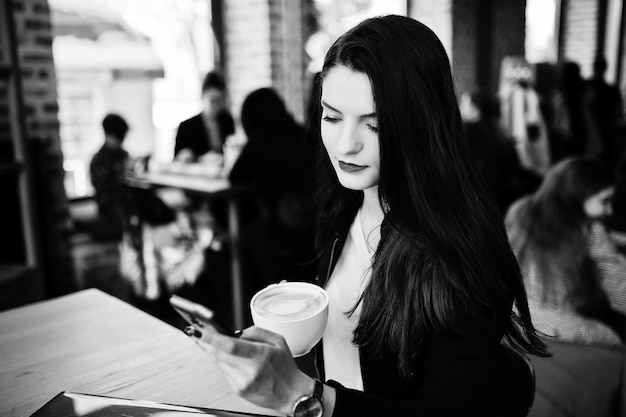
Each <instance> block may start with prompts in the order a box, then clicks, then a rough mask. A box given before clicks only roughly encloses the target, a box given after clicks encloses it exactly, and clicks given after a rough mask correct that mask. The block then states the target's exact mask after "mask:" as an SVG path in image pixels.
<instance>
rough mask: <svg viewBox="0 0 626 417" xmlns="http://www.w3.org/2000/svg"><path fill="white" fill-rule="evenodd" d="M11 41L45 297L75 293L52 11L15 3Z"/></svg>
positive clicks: (36, 1)
mask: <svg viewBox="0 0 626 417" xmlns="http://www.w3.org/2000/svg"><path fill="white" fill-rule="evenodd" d="M12 5H13V10H14V21H15V39H16V42H17V53H18V64H19V67H20V70H21V71H20V72H21V76H22V80H21V81H22V92H23V104H24V115H25V117H24V120H25V130H26V131H25V137H26V140H27V144H26V146H25V148H26V149H27V150H29V151H30V152H31V161H32V165H33V171H34V191H35V202H36V207H35V216H36V217H37V220H38V222H39V223H38V226H39V227H38V229H39V232H40V233H39V236H40V238H41V249H42V259H41V264H42V275H43V277H44V279H45V280H46V282H45V286H46V287H47V289H48V293H49V295H59V294H63V293H66V292H69V291H72V290H73V289H74V279H73V267H72V260H71V255H70V252H69V240H68V237H67V233H66V232H67V229H68V226H69V211H68V205H67V200H66V197H65V190H64V188H63V175H64V172H63V155H62V153H61V145H60V138H59V122H58V117H57V113H58V106H57V93H56V78H55V69H54V62H53V59H52V33H51V25H50V11H49V8H48V3H47V1H46V0H13V1H12Z"/></svg>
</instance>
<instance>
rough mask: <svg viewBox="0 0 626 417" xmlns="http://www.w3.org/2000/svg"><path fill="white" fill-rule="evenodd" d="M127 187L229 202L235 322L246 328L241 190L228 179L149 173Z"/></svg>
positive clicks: (237, 326)
mask: <svg viewBox="0 0 626 417" xmlns="http://www.w3.org/2000/svg"><path fill="white" fill-rule="evenodd" d="M126 184H128V185H129V186H131V187H135V188H143V189H149V188H157V187H170V188H177V189H180V190H183V191H187V192H191V193H195V194H198V195H201V196H203V197H206V198H220V197H221V198H225V199H226V201H227V207H228V240H229V245H230V247H229V248H230V257H231V285H232V303H233V321H234V323H233V324H234V326H235V327H236V328H238V329H242V328H243V327H244V314H245V313H244V311H245V310H244V309H246V308H247V304H246V303H245V302H244V296H243V282H242V279H243V278H242V274H241V253H240V248H239V209H238V205H237V198H236V196H237V193H238V192H239V189H238V188H236V187H233V186H232V185H231V183H230V182H229V181H228V179H226V178H211V177H203V176H192V175H182V174H171V173H152V172H147V173H145V174H142V175H141V176H137V177H129V178H127V179H126Z"/></svg>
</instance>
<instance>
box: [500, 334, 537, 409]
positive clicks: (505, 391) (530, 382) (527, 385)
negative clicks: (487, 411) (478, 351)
mask: <svg viewBox="0 0 626 417" xmlns="http://www.w3.org/2000/svg"><path fill="white" fill-rule="evenodd" d="M495 359H496V360H495V373H496V383H495V384H494V386H493V387H492V392H491V394H492V398H493V402H492V403H493V405H494V407H495V410H494V411H495V414H496V415H502V416H507V417H526V416H527V415H528V412H529V410H530V408H531V406H532V405H533V401H534V398H535V370H534V368H533V365H532V363H531V361H530V360H529V358H528V357H527V356H526V355H525V354H523V353H522V352H519V351H518V350H516V349H513V348H511V347H509V346H506V345H500V349H499V350H498V353H497V355H496V358H495Z"/></svg>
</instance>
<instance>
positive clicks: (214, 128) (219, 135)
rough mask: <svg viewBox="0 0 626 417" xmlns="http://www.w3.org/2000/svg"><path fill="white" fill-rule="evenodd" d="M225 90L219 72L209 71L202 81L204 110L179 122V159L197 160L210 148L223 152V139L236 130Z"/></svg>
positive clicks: (186, 160)
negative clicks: (228, 107) (227, 105)
mask: <svg viewBox="0 0 626 417" xmlns="http://www.w3.org/2000/svg"><path fill="white" fill-rule="evenodd" d="M225 90H226V85H225V83H224V79H223V78H222V76H221V75H220V74H219V73H217V72H215V71H212V72H209V73H208V74H207V75H206V77H205V78H204V82H203V83H202V104H203V109H202V112H201V113H200V114H197V115H195V116H193V117H192V118H190V119H188V120H185V121H183V122H181V123H180V125H179V126H178V132H177V133H176V144H175V148H174V158H175V159H176V160H178V161H181V162H195V161H197V160H198V158H199V157H201V156H202V155H205V154H206V153H208V152H215V153H220V154H221V153H222V146H223V145H224V141H225V140H226V138H227V137H228V136H230V135H232V134H233V133H235V123H234V121H233V117H232V116H231V114H230V113H229V112H228V110H227V109H226V107H225V97H224V96H225Z"/></svg>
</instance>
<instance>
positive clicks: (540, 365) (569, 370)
mask: <svg viewBox="0 0 626 417" xmlns="http://www.w3.org/2000/svg"><path fill="white" fill-rule="evenodd" d="M546 344H547V346H548V350H549V351H550V352H551V353H552V355H553V356H552V357H549V358H539V357H534V356H533V357H531V358H530V360H531V362H532V364H533V367H534V368H535V374H536V380H537V393H536V399H535V403H534V404H533V407H532V408H531V410H530V413H529V417H618V416H625V415H626V348H625V347H624V346H614V347H605V346H593V345H585V344H580V343H568V342H557V341H552V340H549V341H546Z"/></svg>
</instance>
